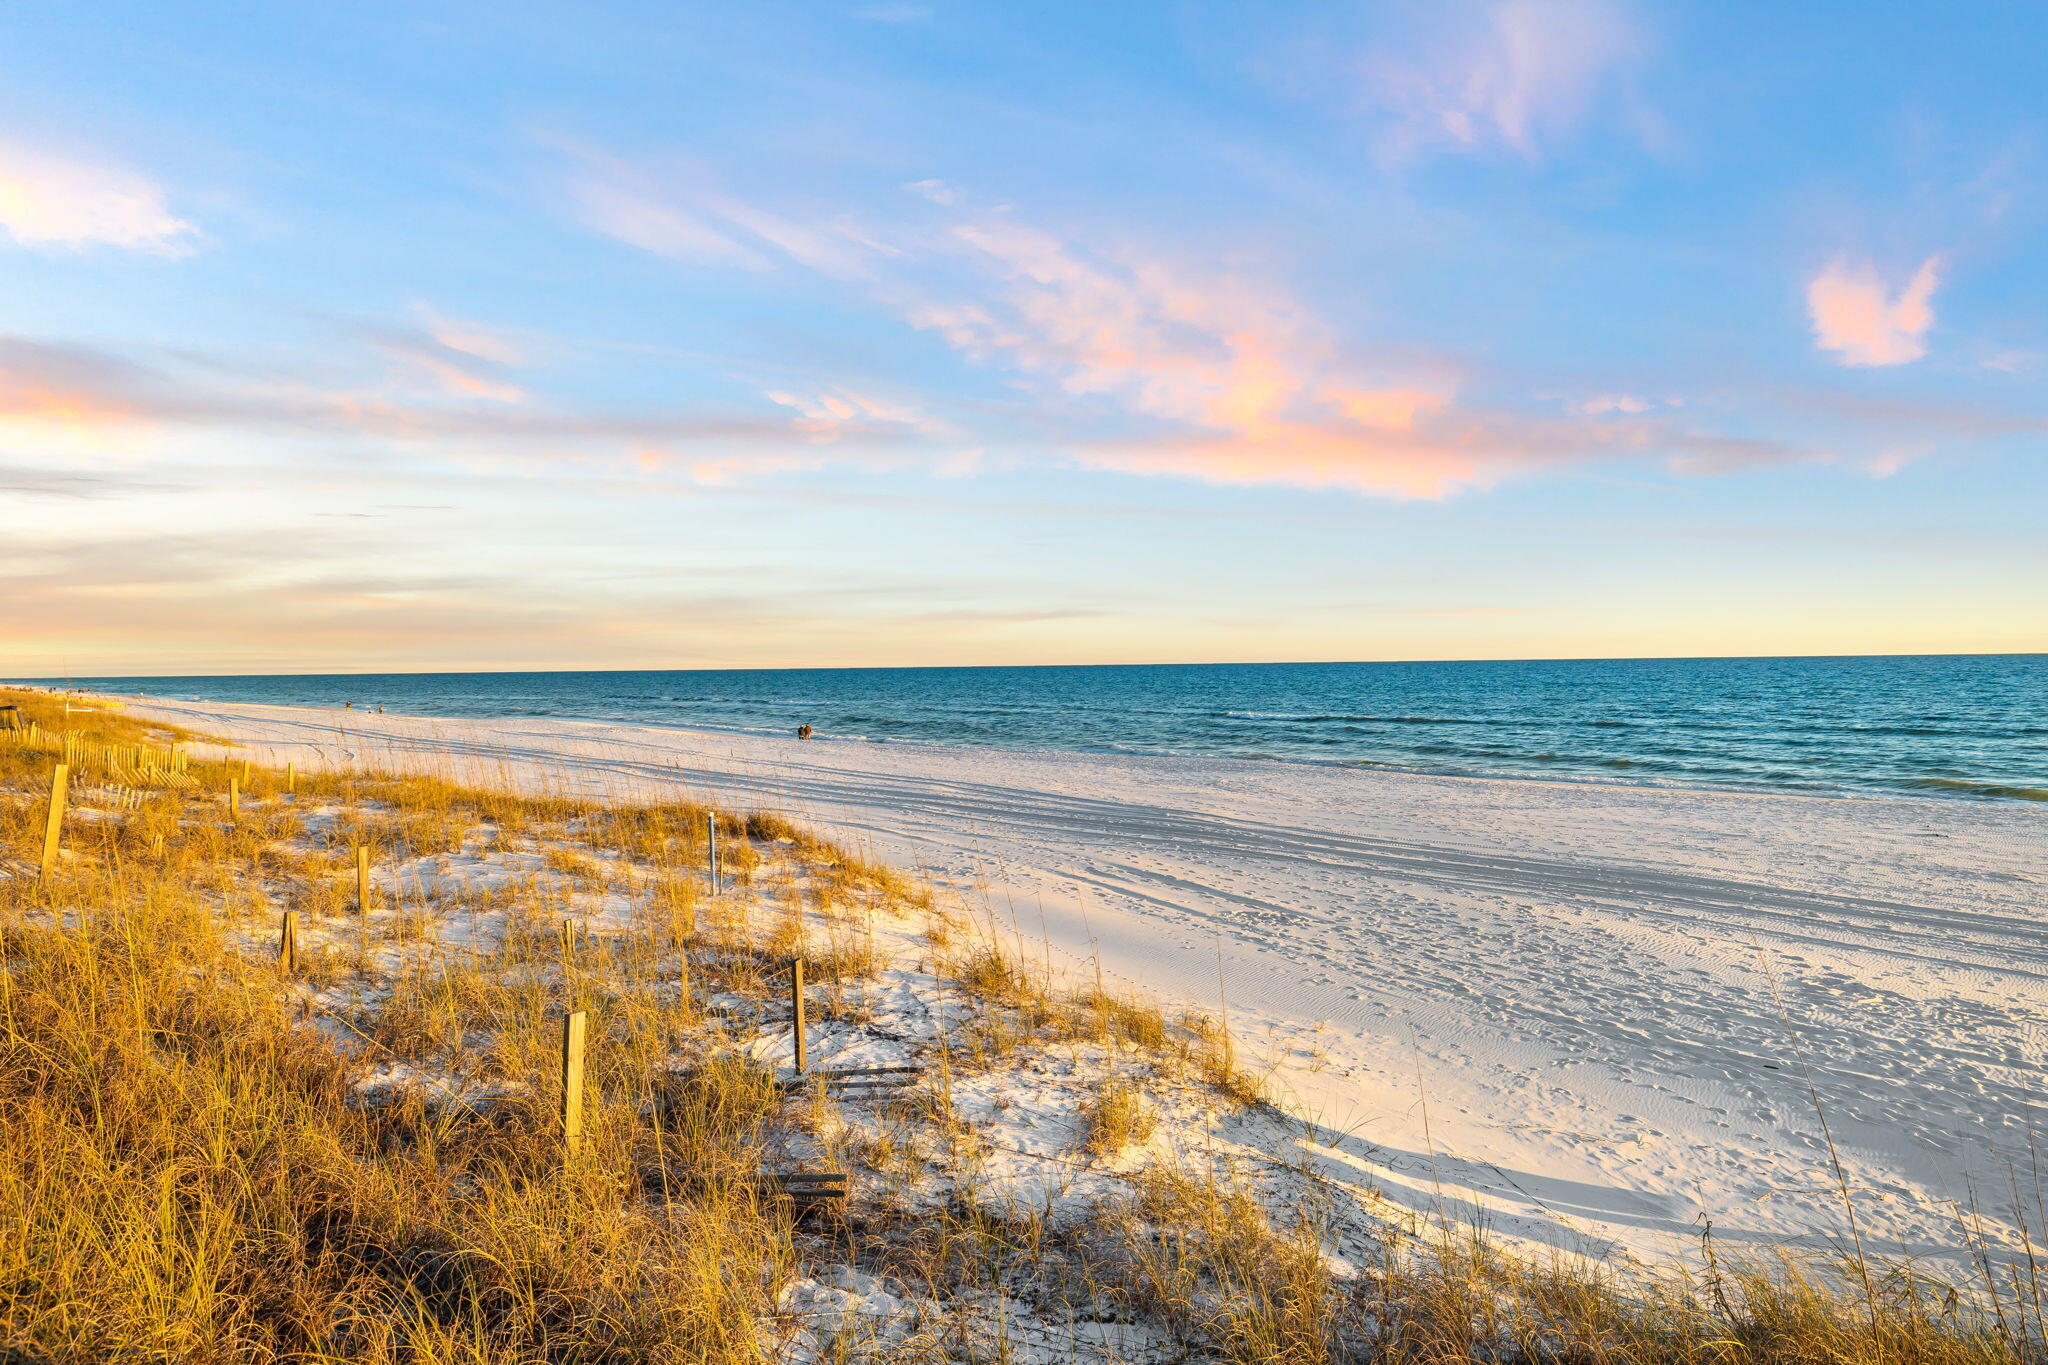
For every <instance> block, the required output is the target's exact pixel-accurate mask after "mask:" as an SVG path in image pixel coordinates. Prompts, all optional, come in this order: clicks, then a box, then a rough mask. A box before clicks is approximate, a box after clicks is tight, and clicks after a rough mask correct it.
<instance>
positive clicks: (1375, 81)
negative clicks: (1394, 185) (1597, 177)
mask: <svg viewBox="0 0 2048 1365" xmlns="http://www.w3.org/2000/svg"><path fill="white" fill-rule="evenodd" d="M1426 13H1427V15H1428V18H1427V20H1426V21H1425V22H1424V23H1423V24H1422V25H1421V26H1420V27H1419V28H1417V29H1416V30H1414V31H1412V32H1411V33H1409V34H1407V35H1406V36H1405V38H1404V39H1403V40H1401V41H1399V42H1390V43H1387V44H1384V45H1382V46H1381V47H1380V48H1378V49H1377V50H1375V51H1374V52H1373V53H1371V54H1370V55H1369V56H1368V57H1367V58H1366V59H1365V62H1364V65H1363V81H1362V85H1361V88H1360V89H1359V91H1358V93H1357V98H1358V100H1359V101H1360V103H1361V104H1362V105H1363V106H1364V107H1365V109H1366V111H1367V112H1369V113H1371V114H1374V115H1376V116H1378V117H1379V118H1381V119H1383V120H1384V121H1385V127H1384V131H1383V134H1382V138H1381V150H1382V153H1383V155H1385V156H1386V157H1388V158H1389V159H1390V160H1405V159H1407V158H1410V157H1413V156H1415V155H1418V154H1421V153H1424V152H1429V151H1455V152H1478V151H1496V150H1505V151H1508V152H1511V153H1513V154H1515V155H1517V156H1520V157H1523V158H1526V159H1528V160H1531V161H1536V160H1540V159H1542V158H1544V157H1545V156H1546V155H1548V154H1551V153H1552V152H1554V151H1555V150H1556V149H1557V147H1558V146H1559V145H1560V144H1561V143H1563V142H1564V141H1565V140H1566V139H1567V138H1569V137H1571V136H1572V135H1573V134H1575V133H1576V132H1577V131H1578V130H1579V129H1580V128H1581V127H1582V126H1583V125H1584V124H1585V122H1586V121H1587V119H1588V118H1589V117H1590V116H1591V115H1592V113H1593V112H1594V110H1595V109H1596V107H1597V106H1598V105H1599V104H1600V103H1601V102H1602V100H1604V99H1608V98H1610V97H1618V98H1619V102H1620V104H1621V105H1622V107H1623V108H1624V109H1625V110H1626V111H1627V112H1628V114H1629V115H1630V117H1631V118H1632V119H1633V120H1634V121H1635V122H1636V123H1637V124H1638V125H1640V124H1641V123H1642V122H1643V121H1645V119H1646V117H1647V116H1646V114H1645V113H1644V111H1643V109H1642V106H1641V103H1640V101H1639V100H1638V99H1637V98H1636V97H1635V95H1634V93H1633V88H1632V83H1631V80H1632V76H1633V73H1634V71H1635V69H1636V68H1637V66H1638V65H1639V64H1640V63H1641V61H1642V59H1643V57H1644V55H1645V53H1646V51H1647V43H1646V41H1645V39H1644V37H1643V33H1642V30H1641V28H1640V26H1639V25H1638V23H1637V21H1636V19H1635V17H1634V16H1633V14H1631V13H1630V11H1629V10H1628V9H1626V8H1625V7H1623V6H1622V5H1621V4H1619V3H1615V2H1614V0H1484V2H1483V3H1447V4H1444V5H1441V6H1435V7H1432V8H1430V9H1429V10H1427V11H1426Z"/></svg>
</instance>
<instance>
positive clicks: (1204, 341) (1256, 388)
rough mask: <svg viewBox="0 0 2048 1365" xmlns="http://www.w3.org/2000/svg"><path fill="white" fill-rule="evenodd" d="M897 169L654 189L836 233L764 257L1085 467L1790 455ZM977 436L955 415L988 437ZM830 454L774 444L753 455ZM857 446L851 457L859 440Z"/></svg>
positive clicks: (1291, 472)
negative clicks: (888, 322) (882, 208)
mask: <svg viewBox="0 0 2048 1365" xmlns="http://www.w3.org/2000/svg"><path fill="white" fill-rule="evenodd" d="M622 169H624V170H626V171H630V168H622ZM625 178H627V179H631V178H632V176H631V175H630V174H629V175H627V176H626V177H625ZM906 188H907V189H908V190H910V191H911V192H912V194H914V195H915V196H916V198H917V199H918V200H919V201H921V202H922V203H923V204H925V205H928V206H929V208H928V210H926V213H927V216H926V217H924V218H922V219H911V220H908V221H897V222H893V223H892V224H891V225H890V226H889V227H887V228H875V227H871V226H867V225H856V224H852V223H850V222H846V221H843V220H840V219H837V218H835V219H833V220H831V221H830V222H829V223H828V224H826V225H824V226H821V227H820V226H811V225H808V224H805V223H803V222H802V221H801V219H800V216H799V215H794V214H789V213H787V212H784V211H777V210H769V209H760V208H751V209H748V210H747V211H746V212H745V213H744V214H741V213H739V212H737V211H736V210H735V208H734V205H733V203H732V201H731V200H730V198H729V196H726V195H724V194H723V193H716V194H713V195H712V196H711V200H712V203H713V204H714V205H715V208H714V209H705V210H700V209H698V208H697V207H696V206H695V205H693V204H692V203H691V202H690V201H689V200H688V199H687V197H686V196H683V195H682V193H681V191H680V189H679V188H678V187H677V186H675V185H671V186H670V187H669V188H668V190H667V191H666V192H665V197H664V199H663V204H664V205H665V208H664V212H666V213H670V214H674V215H678V216H680V217H682V218H684V219H687V221H689V222H692V223H699V222H704V221H709V220H710V217H712V216H715V217H716V218H717V220H718V221H720V222H732V221H738V220H740V219H741V218H745V219H747V220H749V221H773V222H775V223H777V224H780V225H783V226H782V229H781V230H783V231H784V232H785V235H787V236H789V237H790V238H791V239H793V240H802V241H812V240H817V239H819V238H820V237H823V238H826V239H829V240H834V241H839V242H858V243H860V244H861V246H860V248H859V250H860V258H861V265H860V267H859V269H858V270H849V269H845V268H844V266H843V257H842V256H841V255H840V254H839V253H838V252H836V251H834V252H825V253H808V252H807V253H801V254H800V253H796V252H785V253H784V261H785V264H788V265H794V266H801V267H806V268H811V269H815V270H818V271H820V272H821V273H824V274H828V275H832V276H834V277H835V278H836V279H837V280H838V281H839V283H841V284H842V285H846V286H850V287H853V288H856V289H858V290H860V291H862V292H863V293H864V294H865V295H866V296H867V297H868V298H870V299H871V300H874V301H878V302H880V303H883V304H885V305H886V306H888V307H891V308H893V309H895V310H896V311H897V313H898V314H899V315H900V316H901V317H902V318H903V319H904V321H905V322H907V323H908V324H910V325H911V326H913V327H916V328H918V329H921V330H924V331H928V332H932V333H934V334H936V335H938V336H940V337H942V338H943V339H944V340H945V341H946V342H947V343H948V344H949V345H950V346H952V347H953V348H955V349H956V350H958V351H959V352H960V353H962V354H963V355H965V356H966V357H968V358H969V359H970V360H973V361H975V362H977V363H979V364H982V365H985V366H987V367H989V368H991V369H997V370H1001V371H1004V372H1006V373H1007V374H1009V375H1010V376H1011V377H1012V379H1013V382H1015V383H1017V384H1018V385H1019V386H1020V387H1025V388H1027V389H1030V390H1035V391H1036V392H1038V393H1039V394H1041V395H1043V396H1044V397H1045V398H1047V399H1048V400H1051V401H1050V402H1048V403H1047V404H1046V405H1045V406H1042V407H1041V408H1040V409H1039V410H1038V411H1037V412H1036V413H1034V419H1035V420H1036V421H1037V422H1038V423H1039V425H1040V427H1041V429H1042V430H1049V431H1050V432H1051V446H1052V448H1053V451H1054V453H1055V455H1056V457H1057V458H1061V459H1065V460H1067V461H1069V462H1071V463H1075V464H1079V465H1083V466H1088V467H1092V468H1098V469H1106V470H1113V471H1117V472H1122V473H1134V474H1146V475H1154V476H1162V477H1179V478H1186V479H1196V480H1202V481H1206V482H1215V483H1233V484H1286V485H1293V486H1296V487H1313V488H1341V489H1346V490H1350V491H1354V492H1361V493H1373V494H1381V495H1387V496H1394V497H1407V498H1441V497H1444V496H1447V495H1449V494H1451V493H1454V492H1456V491H1458V490H1460V489H1467V488H1485V487H1489V486H1491V485H1493V484H1495V483H1498V482H1499V481H1501V480H1502V479H1504V478H1508V477H1511V476H1515V475H1517V474H1522V473H1527V472H1530V471H1534V470H1540V469H1544V468H1551V467H1556V466H1560V465H1564V464H1568V463H1572V462H1576V461H1586V460H1594V459H1605V458H1628V459H1637V460H1641V459H1652V458H1660V457H1661V458H1664V459H1666V460H1667V461H1669V462H1670V463H1671V464H1672V465H1673V466H1674V467H1679V468H1682V469H1684V470H1686V471H1689V472H1694V473H1711V472H1717V471H1720V470H1725V469H1734V468H1744V467H1750V466H1753V465H1756V464H1759V463H1772V462H1784V461H1788V460H1796V459H1803V458H1808V453H1807V452H1804V451H1801V450H1798V449H1795V448H1792V447H1790V446H1786V445H1782V444H1778V443H1773V442H1768V441H1762V440H1753V439H1746V438H1738V437H1729V436H1724V435H1721V434H1718V433H1715V432H1711V431H1699V430H1695V429H1693V428H1691V427H1688V426H1684V425H1681V424H1680V423H1679V421H1678V420H1677V418H1676V417H1675V415H1674V414H1672V413H1670V412H1663V413H1649V412H1647V411H1646V410H1645V409H1646V407H1647V405H1645V404H1640V403H1639V402H1637V400H1634V399H1631V398H1628V397H1626V396H1625V395H1624V396H1619V397H1615V398H1613V399H1611V400H1610V401H1606V402H1601V403H1595V404H1592V405H1589V406H1587V407H1585V408H1583V409H1580V410H1578V411H1574V412H1569V413H1566V414H1563V415H1559V414H1558V413H1557V412H1556V411H1555V409H1554V404H1542V405H1539V404H1536V403H1533V402H1532V403H1527V404H1516V403H1513V402H1506V403H1503V402H1502V401H1501V400H1500V399H1498V398H1495V399H1493V400H1492V401H1491V402H1486V403H1481V402H1473V401H1470V400H1468V399H1467V398H1466V396H1465V394H1464V392H1463V389H1464V387H1465V379H1466V376H1465V375H1464V374H1463V372H1462V367H1461V366H1459V365H1457V364H1454V363H1450V362H1448V361H1445V360H1441V359H1427V358H1410V359H1406V360H1403V361H1399V362H1395V361H1388V360H1384V359H1381V360H1371V359H1362V358H1360V351H1359V348H1357V347H1354V346H1350V345H1347V344H1346V343H1344V342H1343V341H1342V340H1340V339H1339V338H1338V337H1337V336H1336V335H1335V334H1334V332H1333V330H1332V329H1331V328H1330V327H1328V326H1327V325H1326V324H1325V323H1324V322H1323V321H1322V320H1321V319H1320V318H1319V317H1318V316H1317V315H1316V314H1315V312H1314V311H1313V310H1311V309H1309V308H1307V307H1305V306H1304V305H1302V304H1301V303H1300V302H1299V301H1297V300H1296V299H1295V298H1294V297H1292V296H1291V294H1290V293H1289V292H1288V291H1287V290H1285V289H1283V288H1280V287H1278V286H1276V285H1274V284H1273V283H1272V282H1270V281H1268V280H1264V279H1261V278H1259V277H1258V276H1257V275H1256V274H1255V273H1252V272H1249V271H1245V270H1240V269H1236V268H1232V267H1229V266H1225V265H1220V264H1219V263H1217V262H1215V261H1212V260H1191V259H1187V258H1184V257H1181V256H1178V255H1176V254H1174V253H1171V252H1168V251H1164V250H1161V249H1158V248H1156V247H1155V248H1148V247H1145V246H1140V245H1133V244H1127V243H1102V242H1095V243H1088V242H1082V241H1078V240H1075V239H1073V238H1071V237H1068V236H1064V235H1062V234H1060V233H1058V232H1055V231H1053V230H1051V229H1049V228H1047V227H1044V226H1040V225H1038V224H1034V223H1032V222H1029V221H1027V220H1026V219H1025V218H1024V217H1023V216H1022V215H1021V214H1019V213H1017V212H1016V211H1015V210H1014V209H1012V208H1009V207H1000V206H999V207H982V206H977V205H976V204H975V203H974V202H973V200H972V197H971V196H969V195H967V194H964V193H962V192H961V191H959V190H958V189H956V188H955V187H952V186H949V185H946V184H944V183H942V182H938V181H934V180H922V181H918V182H915V183H913V184H911V185H909V186H907V187H906ZM628 240H630V238H628ZM650 249H652V248H650ZM663 254H669V252H667V251H666V250H664V251H663ZM764 260H765V258H756V259H753V260H749V261H744V262H742V261H738V260H735V261H733V262H732V263H733V264H746V265H750V266H757V265H760V264H762V263H763V261H764ZM1382 349H1384V348H1382ZM770 396H771V397H772V398H774V400H775V401H777V402H780V403H783V404H785V405H786V406H789V407H791V408H793V409H795V410H796V411H797V412H798V413H800V414H801V418H800V422H799V426H800V427H802V428H803V429H804V430H806V431H807V432H810V433H813V434H814V435H817V436H820V437H827V436H833V435H836V433H837V432H838V431H839V430H840V429H841V426H842V424H845V423H857V424H859V425H861V426H863V427H872V426H874V425H876V424H877V423H881V424H884V425H887V424H889V423H891V422H895V421H898V420H899V418H898V417H897V416H896V415H894V414H885V413H883V412H880V411H878V410H875V409H873V408H868V407H863V405H862V404H861V403H860V402H858V401H855V400H854V399H853V398H852V396H851V394H850V393H849V392H841V393H839V394H837V395H836V396H833V395H831V394H823V393H809V394H801V395H800V394H797V393H794V392H792V391H777V392H776V393H774V394H771V395H770ZM926 429H927V430H929V429H930V428H929V427H927V428H926ZM992 435H993V439H990V438H987V437H983V436H981V435H979V434H974V433H970V436H971V438H972V439H973V440H976V441H978V442H982V443H984V444H994V443H996V442H997V441H1000V439H1001V436H1000V433H994V434H992ZM835 458H836V457H835V456H834V455H832V454H829V453H818V452H812V453H811V454H809V455H802V454H796V453H791V452H781V453H778V454H775V455H773V456H772V457H770V458H769V462H768V463H766V464H762V463H760V462H759V459H758V457H757V458H756V459H755V461H754V466H753V467H757V468H790V467H797V466H800V465H803V466H807V465H810V464H814V463H820V462H824V461H826V460H832V459H835ZM856 458H860V459H865V460H868V461H870V462H872V455H871V454H870V455H862V456H858V457H856ZM664 462H665V461H664ZM691 467H692V468H696V469H698V470H700V472H701V473H702V474H703V476H704V477H718V478H723V477H726V476H728V475H729V474H730V473H732V472H736V471H737V470H740V469H743V468H746V467H748V465H747V463H745V462H740V461H731V460H726V459H722V458H713V459H710V460H708V461H707V460H705V459H702V458H698V459H696V460H694V461H693V463H692V465H691ZM892 467H893V466H892Z"/></svg>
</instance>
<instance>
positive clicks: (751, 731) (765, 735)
mask: <svg viewBox="0 0 2048 1365" xmlns="http://www.w3.org/2000/svg"><path fill="white" fill-rule="evenodd" d="M1856 657H1862V656H1856ZM1885 657H1891V656H1885ZM1987 657H1994V658H2003V657H2007V656H2004V655H1993V656H1987ZM292 676H296V675H292ZM424 676H439V675H424ZM11 685H14V686H24V687H31V688H39V689H41V690H45V691H49V692H56V693H61V692H63V691H66V690H68V689H66V688H65V687H62V686H60V685H58V684H56V683H44V682H34V683H15V684H11ZM85 694H86V695H93V696H104V697H110V698H116V699H119V700H121V701H124V702H134V703H138V704H145V705H147V704H156V703H161V704H165V705H173V706H230V707H237V706H276V707H280V708H283V709H291V710H309V711H341V710H344V709H345V708H342V707H337V706H331V705H327V706H319V705H306V706H299V705H297V704H294V703H285V702H232V701H219V700H216V699H213V698H208V697H171V696H156V695H151V694H142V693H121V692H88V693H85ZM348 714H350V715H391V716H394V717H403V718H406V719H410V720H417V721H424V722H431V723H444V724H464V723H474V724H488V723H491V722H496V721H513V722H522V721H536V722H541V723H553V722H562V723H566V724H572V725H611V726H635V727H641V728H646V729H652V730H672V731H677V732H681V733H686V734H701V735H706V736H733V737H737V738H745V739H760V740H776V739H783V738H787V737H788V734H787V731H788V727H779V728H772V729H771V728H769V727H767V726H720V725H712V724H706V723H702V722H695V723H691V722H682V721H662V720H648V719H643V718H626V717H613V716H595V715H584V714H580V713H572V712H561V711H529V710H511V711H499V712H462V713H455V712H446V713H425V712H418V711H397V710H394V711H388V712H380V711H365V712H359V711H354V710H348ZM810 742H811V743H814V744H818V743H833V744H874V745H883V746H909V747H918V748H931V749H941V750H960V751H967V752H970V753H971V752H976V751H981V750H990V751H994V752H998V753H1006V754H1026V755H1041V756H1058V755H1065V754H1072V755H1077V756H1098V757H1105V758H1114V757H1130V758H1140V759H1163V760H1188V761H1197V762H1204V761H1217V762H1243V763H1276V764H1281V765H1285V766H1289V767H1306V768H1318V769H1321V768H1333V769H1349V770H1356V771H1360V772H1384V773H1393V774H1400V775H1410V776H1416V777H1442V778H1470V779H1473V780H1476V781H1484V782H1554V783H1563V784H1569V785H1577V786H1591V787H1621V788H1626V789H1644V790H1650V791H1698V792H1707V793H1718V794H1727V795H1738V796H1739V795H1766V796H1767V795H1778V794H1782V795H1790V796H1807V797H1813V798H1816V799H1819V800H1872V801H1885V800H1891V801H1935V802H1957V801H1960V802H1967V803H1978V802H1984V803H1991V804H1996V805H2008V804H2012V803H2021V804H2022V805H2026V804H2036V803H2048V788H2034V787H2015V786H2012V785H2010V784H2000V783H1993V782H1985V781H1977V780H1973V779H1950V778H1920V779H1915V780H1914V781H1913V782H1912V783H1911V784H1909V785H1899V786H1882V785H1870V786H1857V785H1851V784H1845V783H1832V784H1826V783H1817V784H1813V785H1802V784H1799V783H1793V782H1782V783H1774V782H1755V783H1743V782H1737V781H1727V782H1710V781H1699V780H1690V779H1686V778H1682V777H1657V776H1640V777H1628V776H1621V775H1618V774H1617V775H1607V774H1603V773H1597V772H1590V771H1585V770H1583V769H1573V768H1569V767H1560V768H1559V769H1557V770H1553V771H1543V770H1530V771H1515V770H1509V769H1484V768H1461V767H1441V768H1427V767H1415V766H1411V765H1408V764H1402V763H1394V762H1380V761H1378V760H1374V759H1317V758H1304V757H1290V756H1287V755H1283V754H1269V753H1228V752H1223V751H1220V750H1217V751H1193V750H1190V751H1174V750H1165V749H1146V748H1139V747H1135V746H1114V745H1112V746H1104V747H1095V748H1087V747H1081V748H1067V747H1058V746H1051V745H1039V744H1021V743H1020V744H994V743H986V742H977V741H972V740H950V739H925V738H919V737H915V736H901V737H898V736H888V735H862V734H843V733H836V732H832V733H826V734H820V735H814V736H812V737H811V739H810ZM1603 766H1612V767H1620V766H1634V764H1633V761H1627V762H1622V763H1616V762H1613V761H1607V762H1605V763H1604V764H1603ZM1915 787H1919V788H1927V790H1914V789H1913V788H1915Z"/></svg>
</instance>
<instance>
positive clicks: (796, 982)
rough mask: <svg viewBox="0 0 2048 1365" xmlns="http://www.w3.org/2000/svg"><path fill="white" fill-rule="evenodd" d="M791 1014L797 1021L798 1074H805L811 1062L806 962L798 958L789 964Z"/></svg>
mask: <svg viewBox="0 0 2048 1365" xmlns="http://www.w3.org/2000/svg"><path fill="white" fill-rule="evenodd" d="M789 1012H790V1014H791V1016H792V1017H793V1018H794V1019H795V1020H796V1023H795V1025H794V1027H795V1029H796V1074H797V1075H799V1076H801V1075H803V1074H804V1070H805V1068H806V1065H807V1064H808V1062H809V1057H808V1054H807V1053H806V1051H805V1048H804V960H803V959H802V958H797V959H795V960H794V961H793V962H791V963H790V964H789Z"/></svg>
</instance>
